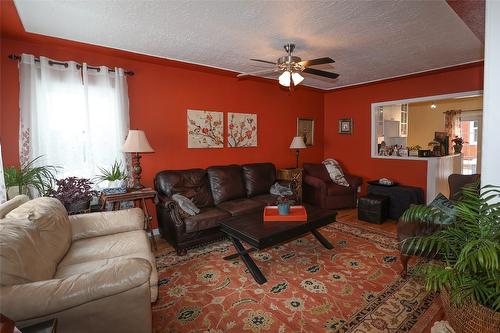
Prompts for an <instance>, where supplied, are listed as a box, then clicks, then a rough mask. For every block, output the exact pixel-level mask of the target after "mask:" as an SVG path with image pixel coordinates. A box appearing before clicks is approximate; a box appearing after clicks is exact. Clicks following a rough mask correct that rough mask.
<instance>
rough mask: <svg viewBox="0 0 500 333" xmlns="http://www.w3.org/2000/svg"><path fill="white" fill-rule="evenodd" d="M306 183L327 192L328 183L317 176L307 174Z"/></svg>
mask: <svg viewBox="0 0 500 333" xmlns="http://www.w3.org/2000/svg"><path fill="white" fill-rule="evenodd" d="M304 184H307V185H309V186H311V187H313V188H315V189H317V190H319V191H321V192H323V193H326V183H325V182H324V181H323V180H321V179H319V178H317V177H314V176H311V175H305V176H304Z"/></svg>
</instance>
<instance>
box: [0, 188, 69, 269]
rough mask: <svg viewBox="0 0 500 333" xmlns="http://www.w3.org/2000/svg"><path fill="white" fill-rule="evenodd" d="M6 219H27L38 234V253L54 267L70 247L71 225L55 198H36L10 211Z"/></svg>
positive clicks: (61, 205)
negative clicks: (36, 229)
mask: <svg viewBox="0 0 500 333" xmlns="http://www.w3.org/2000/svg"><path fill="white" fill-rule="evenodd" d="M6 217H7V218H14V219H29V220H30V221H32V222H33V223H34V224H35V225H36V227H37V228H38V230H39V232H40V237H41V242H40V243H39V244H38V251H40V252H41V253H43V255H44V256H46V257H47V259H49V260H51V261H52V262H53V263H54V264H55V265H57V263H59V261H61V259H62V258H63V257H64V255H65V254H66V252H67V251H68V249H69V247H70V245H71V223H70V222H69V218H68V213H67V211H66V208H64V206H63V204H62V203H61V202H60V201H59V200H57V199H55V198H47V197H42V198H36V199H33V200H30V201H28V202H26V203H24V204H22V205H21V206H19V207H17V208H15V209H13V210H11V211H10V212H9V213H8V214H7V215H6Z"/></svg>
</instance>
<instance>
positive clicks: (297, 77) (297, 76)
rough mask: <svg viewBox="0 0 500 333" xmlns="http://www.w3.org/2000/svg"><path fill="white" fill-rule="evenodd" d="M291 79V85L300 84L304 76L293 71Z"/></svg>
mask: <svg viewBox="0 0 500 333" xmlns="http://www.w3.org/2000/svg"><path fill="white" fill-rule="evenodd" d="M292 80H293V85H295V86H296V85H298V84H300V82H302V81H303V80H304V78H303V77H302V75H300V74H299V73H297V72H295V73H293V74H292Z"/></svg>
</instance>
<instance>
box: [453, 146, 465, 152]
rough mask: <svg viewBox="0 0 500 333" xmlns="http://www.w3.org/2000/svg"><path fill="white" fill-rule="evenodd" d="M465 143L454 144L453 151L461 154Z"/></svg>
mask: <svg viewBox="0 0 500 333" xmlns="http://www.w3.org/2000/svg"><path fill="white" fill-rule="evenodd" d="M462 148H463V145H454V146H453V151H454V152H455V154H460V153H461V152H462Z"/></svg>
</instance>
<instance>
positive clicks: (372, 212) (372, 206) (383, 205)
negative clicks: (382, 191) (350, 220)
mask: <svg viewBox="0 0 500 333" xmlns="http://www.w3.org/2000/svg"><path fill="white" fill-rule="evenodd" d="M388 214H389V198H388V197H386V196H384V195H376V194H368V195H366V196H364V197H361V198H359V200H358V219H360V220H363V221H367V222H371V223H377V224H381V223H382V222H384V221H385V220H386V219H387V216H388Z"/></svg>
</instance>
